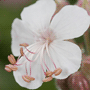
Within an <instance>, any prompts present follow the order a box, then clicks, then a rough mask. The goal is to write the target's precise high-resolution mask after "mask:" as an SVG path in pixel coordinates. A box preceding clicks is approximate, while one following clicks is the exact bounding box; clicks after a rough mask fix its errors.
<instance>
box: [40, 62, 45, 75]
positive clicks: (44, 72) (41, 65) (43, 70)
mask: <svg viewBox="0 0 90 90" xmlns="http://www.w3.org/2000/svg"><path fill="white" fill-rule="evenodd" d="M41 67H42V70H43V72H44V75H45V76H46V72H45V71H44V68H43V65H42V64H41Z"/></svg>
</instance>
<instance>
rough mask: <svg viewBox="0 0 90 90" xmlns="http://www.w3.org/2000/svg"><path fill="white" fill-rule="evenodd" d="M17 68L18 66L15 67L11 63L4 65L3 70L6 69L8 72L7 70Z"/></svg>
mask: <svg viewBox="0 0 90 90" xmlns="http://www.w3.org/2000/svg"><path fill="white" fill-rule="evenodd" d="M17 69H18V68H17V67H16V66H14V65H11V64H9V65H6V66H5V70H6V71H8V72H9V71H12V70H13V71H16V70H17Z"/></svg>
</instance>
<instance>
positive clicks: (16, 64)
mask: <svg viewBox="0 0 90 90" xmlns="http://www.w3.org/2000/svg"><path fill="white" fill-rule="evenodd" d="M26 62H27V61H24V62H23V63H21V64H15V66H20V65H23V64H25V63H26Z"/></svg>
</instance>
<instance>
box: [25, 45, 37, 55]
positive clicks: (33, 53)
mask: <svg viewBox="0 0 90 90" xmlns="http://www.w3.org/2000/svg"><path fill="white" fill-rule="evenodd" d="M25 49H26V50H27V51H28V52H30V53H31V54H36V53H35V52H31V51H29V50H28V49H27V48H26V47H25Z"/></svg>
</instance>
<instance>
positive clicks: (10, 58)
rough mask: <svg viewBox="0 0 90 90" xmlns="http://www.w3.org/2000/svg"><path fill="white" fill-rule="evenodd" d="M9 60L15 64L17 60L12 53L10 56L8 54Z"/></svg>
mask: <svg viewBox="0 0 90 90" xmlns="http://www.w3.org/2000/svg"><path fill="white" fill-rule="evenodd" d="M8 60H9V62H10V63H11V64H15V63H16V60H15V58H14V56H13V55H12V54H11V55H10V56H8Z"/></svg>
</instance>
